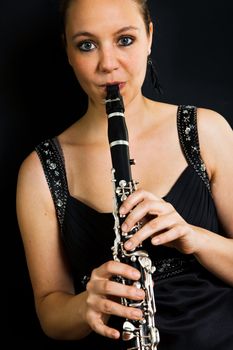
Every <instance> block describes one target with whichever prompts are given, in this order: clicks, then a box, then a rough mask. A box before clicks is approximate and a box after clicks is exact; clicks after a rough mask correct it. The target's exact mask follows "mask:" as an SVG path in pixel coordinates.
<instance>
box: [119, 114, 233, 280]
mask: <svg viewBox="0 0 233 350" xmlns="http://www.w3.org/2000/svg"><path fill="white" fill-rule="evenodd" d="M198 128H199V137H200V146H201V154H202V156H203V159H204V161H205V163H206V165H207V169H208V173H209V176H210V179H211V189H212V193H213V198H214V202H215V205H216V208H217V211H218V215H219V218H220V220H221V222H222V224H223V226H224V229H225V231H226V232H227V237H223V236H220V235H217V234H215V233H213V232H210V231H207V230H204V229H202V228H200V227H195V226H191V225H189V224H188V223H187V222H185V220H184V219H183V218H182V217H181V216H180V215H179V214H178V213H177V212H176V210H175V208H173V207H172V205H171V204H169V203H167V202H165V201H163V200H162V199H161V198H158V197H156V196H155V195H153V194H151V193H148V192H145V191H142V190H140V191H136V192H135V193H133V194H132V195H131V196H129V197H128V199H127V200H126V201H125V203H124V204H123V206H122V208H121V213H122V214H127V213H129V212H130V211H131V212H130V213H129V215H128V216H127V219H126V221H125V224H127V227H122V229H123V231H124V230H125V231H129V230H131V229H132V227H133V226H134V224H135V223H136V222H138V221H140V220H142V219H143V218H144V217H146V215H147V214H149V215H150V218H151V216H152V220H150V221H148V222H147V223H146V224H145V225H144V226H143V227H142V229H141V230H140V231H138V232H137V233H136V234H135V235H134V236H133V238H131V239H130V241H131V243H132V245H131V247H127V246H126V248H127V249H133V248H134V247H135V246H137V245H138V244H139V243H140V242H142V241H143V240H145V239H146V238H148V237H151V238H152V244H154V245H160V244H164V245H167V246H171V247H174V248H176V249H178V250H179V251H181V252H182V253H184V254H194V255H195V256H196V258H197V259H198V260H199V262H200V263H201V264H202V265H203V266H205V267H206V268H207V269H208V270H209V271H211V272H212V273H213V274H215V275H217V276H218V277H219V278H221V279H223V280H224V281H225V282H227V283H229V284H231V285H233V215H232V212H233V182H232V179H233V159H232V151H233V134H232V130H231V128H230V126H229V124H228V123H227V122H226V121H225V119H224V118H223V117H221V116H220V115H219V114H217V113H215V112H213V111H210V110H206V109H200V110H198ZM135 206H136V208H135ZM161 232H162V233H161Z"/></svg>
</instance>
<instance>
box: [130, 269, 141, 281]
mask: <svg viewBox="0 0 233 350" xmlns="http://www.w3.org/2000/svg"><path fill="white" fill-rule="evenodd" d="M132 275H133V277H134V278H137V279H139V278H140V276H141V275H140V272H139V271H133V272H132Z"/></svg>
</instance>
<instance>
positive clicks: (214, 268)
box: [17, 0, 233, 350]
mask: <svg viewBox="0 0 233 350" xmlns="http://www.w3.org/2000/svg"><path fill="white" fill-rule="evenodd" d="M63 15H64V39H65V44H66V50H67V55H68V59H69V63H70V65H71V66H72V68H73V70H74V73H75V75H76V77H77V79H78V81H79V83H80V85H81V86H82V88H83V89H84V91H85V92H86V93H87V95H88V108H87V111H86V113H85V115H84V116H83V117H82V118H81V119H80V120H78V121H77V122H76V123H74V124H73V125H72V126H71V127H69V128H68V129H67V130H65V131H64V132H62V133H61V134H60V135H59V136H57V137H56V138H55V139H53V140H48V141H47V140H46V141H45V142H42V143H41V144H40V145H38V146H37V147H36V150H35V151H34V152H32V153H31V154H30V155H29V156H28V157H27V158H26V159H25V161H24V162H23V164H22V165H21V168H20V171H19V177H18V186H17V215H18V221H19V225H20V230H21V234H22V239H23V242H24V247H25V252H26V257H27V263H28V267H29V272H30V278H31V281H32V286H33V291H34V297H35V305H36V311H37V314H38V317H39V320H40V323H41V326H42V328H43V330H44V332H45V333H46V334H47V335H48V336H49V337H52V338H55V339H63V340H80V339H83V341H84V344H85V346H86V347H88V346H89V347H91V346H92V347H95V348H98V349H101V350H103V349H109V347H110V346H112V347H113V348H116V349H120V342H119V341H118V340H119V338H120V331H121V329H120V327H119V325H118V321H119V319H120V317H121V318H123V319H125V318H128V319H132V320H139V319H141V317H142V312H141V311H140V310H139V309H137V308H133V307H126V306H123V305H121V303H120V302H119V298H120V297H126V298H129V299H133V300H136V301H140V300H142V299H143V298H144V297H145V294H144V291H143V290H138V289H137V288H136V287H133V286H131V287H129V286H124V285H122V284H120V283H117V282H116V281H113V279H112V277H113V276H115V275H121V276H124V277H125V278H128V279H131V280H135V281H137V280H138V279H139V277H140V276H139V273H138V271H137V270H136V269H134V268H132V267H131V266H129V265H126V264H123V263H121V262H116V261H112V255H111V246H112V244H113V240H114V233H113V217H112V214H111V212H112V210H113V208H112V196H113V193H112V184H111V176H110V169H111V157H110V152H109V145H108V139H107V117H106V111H105V105H104V103H103V100H104V99H105V98H106V86H107V85H112V84H118V85H119V88H120V92H121V95H122V97H123V99H124V104H125V115H126V122H127V127H128V131H129V140H130V153H131V156H132V158H134V159H136V161H137V164H136V165H135V166H134V167H133V169H132V171H133V178H134V179H135V180H138V181H139V189H138V190H137V191H135V192H134V193H133V194H131V195H130V196H129V197H128V198H127V199H126V201H125V202H124V203H123V205H122V207H121V209H120V210H121V214H126V215H127V217H126V220H125V223H124V227H122V230H123V231H125V232H128V231H130V230H131V229H132V227H133V226H134V224H135V223H136V222H138V221H141V220H143V222H144V225H143V227H142V228H141V229H140V230H139V231H138V232H137V233H136V234H135V235H134V236H133V238H131V239H130V240H128V242H127V243H126V244H125V248H126V249H129V250H131V249H133V248H134V247H135V246H137V245H138V244H139V243H141V242H143V244H145V245H146V247H147V249H148V251H149V253H150V256H152V259H153V262H154V264H155V265H156V267H157V271H156V272H155V273H154V286H155V300H156V306H157V313H156V325H157V327H158V329H159V331H160V337H161V342H160V344H159V349H161V350H164V349H166V350H170V349H172V350H178V349H179V350H181V349H185V350H186V349H187V347H189V349H197V348H199V349H202V350H204V349H208V350H210V349H211V350H213V349H224V350H230V349H232V343H233V332H232V321H233V290H232V285H233V269H232V266H233V239H232V238H233V217H232V209H233V191H232V177H233V163H232V148H233V138H232V130H231V128H230V126H229V125H228V123H227V122H226V120H225V119H224V118H223V117H222V116H220V115H219V114H217V113H216V112H214V111H211V110H207V109H202V108H198V109H196V108H195V107H192V106H175V105H169V104H165V103H160V102H155V101H151V100H149V99H147V98H145V97H144V96H143V95H142V92H141V88H142V84H143V81H144V78H145V74H146V68H147V61H148V56H149V55H150V51H151V43H152V35H153V25H152V23H151V21H150V16H149V12H148V8H147V4H146V1H143V0H111V1H109V0H73V1H69V0H67V1H64V2H63ZM196 119H197V123H196ZM177 125H178V128H177ZM197 132H198V134H197ZM46 180H47V181H46ZM51 194H52V196H51ZM81 282H83V283H81ZM85 282H87V283H85ZM110 316H112V317H111V318H110ZM109 318H110V319H109Z"/></svg>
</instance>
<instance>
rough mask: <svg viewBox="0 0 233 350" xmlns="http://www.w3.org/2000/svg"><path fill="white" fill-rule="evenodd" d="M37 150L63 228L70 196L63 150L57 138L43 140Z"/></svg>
mask: <svg viewBox="0 0 233 350" xmlns="http://www.w3.org/2000/svg"><path fill="white" fill-rule="evenodd" d="M35 151H36V152H37V154H38V156H39V159H40V161H41V164H42V166H43V170H44V174H45V178H46V180H47V183H48V186H49V189H50V192H51V195H52V198H53V202H54V205H55V209H56V214H57V218H58V221H59V224H60V227H61V229H62V226H63V221H64V216H65V208H66V202H67V198H68V185H67V179H66V174H65V165H64V159H63V156H62V152H61V150H60V148H59V144H58V143H57V141H56V138H53V139H48V140H46V141H43V142H41V143H40V144H39V145H37V146H36V147H35Z"/></svg>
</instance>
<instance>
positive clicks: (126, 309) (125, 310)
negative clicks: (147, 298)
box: [87, 296, 143, 320]
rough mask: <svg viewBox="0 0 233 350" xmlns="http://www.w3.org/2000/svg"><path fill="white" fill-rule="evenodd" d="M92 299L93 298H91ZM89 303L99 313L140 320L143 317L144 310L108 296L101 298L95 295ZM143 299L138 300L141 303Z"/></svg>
mask: <svg viewBox="0 0 233 350" xmlns="http://www.w3.org/2000/svg"><path fill="white" fill-rule="evenodd" d="M91 299H92V300H91ZM87 303H88V305H89V306H90V307H91V308H92V309H93V310H95V311H96V312H97V313H101V314H105V315H115V316H119V317H123V318H128V319H131V320H140V319H141V318H142V316H143V315H142V311H141V310H140V309H139V308H136V307H133V306H125V305H123V304H121V303H117V302H115V301H113V300H110V299H107V298H99V297H96V296H93V297H92V298H90V300H88V302H87ZM141 303H142V301H141V302H140V301H139V302H138V304H139V305H140V304H141Z"/></svg>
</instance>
